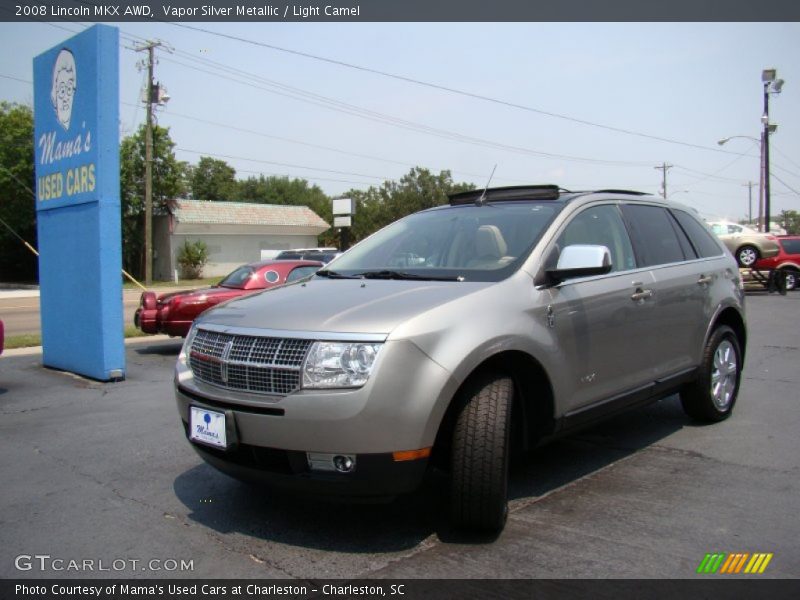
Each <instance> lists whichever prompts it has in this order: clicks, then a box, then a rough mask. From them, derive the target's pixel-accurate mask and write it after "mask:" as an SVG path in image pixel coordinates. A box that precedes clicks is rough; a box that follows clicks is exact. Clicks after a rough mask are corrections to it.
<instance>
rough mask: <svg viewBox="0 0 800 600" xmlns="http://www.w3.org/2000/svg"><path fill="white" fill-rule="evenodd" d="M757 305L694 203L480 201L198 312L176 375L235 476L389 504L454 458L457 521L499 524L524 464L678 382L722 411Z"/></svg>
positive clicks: (612, 196) (478, 526)
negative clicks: (751, 305)
mask: <svg viewBox="0 0 800 600" xmlns="http://www.w3.org/2000/svg"><path fill="white" fill-rule="evenodd" d="M397 265H403V266H402V267H401V266H397ZM744 300H745V297H744V292H743V289H742V281H741V279H740V275H739V269H738V268H737V265H736V262H735V261H734V259H733V258H732V257H731V255H730V254H729V253H728V252H727V251H726V250H725V247H724V246H723V245H722V243H721V242H720V241H719V240H718V239H717V238H716V237H714V235H713V234H712V233H711V232H710V231H709V229H708V228H707V227H706V226H705V225H704V224H703V223H702V222H701V221H700V220H698V218H697V217H696V216H695V213H694V211H693V210H691V209H689V208H686V207H683V206H681V205H678V204H675V203H673V202H670V201H667V200H663V199H661V198H657V197H654V196H648V195H644V194H641V193H637V192H625V191H600V192H575V193H571V192H566V191H563V190H560V189H559V188H558V187H557V186H526V187H510V188H496V189H488V190H483V191H481V190H475V191H471V192H464V193H460V194H456V195H454V196H451V199H450V204H449V205H446V206H441V207H436V208H432V209H429V210H426V211H423V212H419V213H416V214H414V215H411V216H408V217H406V218H404V219H401V220H399V221H397V222H395V223H392V224H391V225H389V226H387V227H385V228H384V229H382V230H380V231H379V232H377V233H375V234H373V235H372V236H371V237H369V238H367V239H365V240H364V241H362V242H360V243H359V244H357V245H356V246H354V247H353V248H351V249H350V250H348V251H347V252H346V253H344V254H343V255H342V256H340V257H339V258H338V259H336V262H335V263H332V264H331V265H329V266H328V267H326V268H324V269H321V270H320V271H319V272H318V273H317V274H316V276H315V277H313V278H312V279H310V280H309V281H307V282H305V283H304V284H303V285H294V286H285V287H282V288H279V289H276V290H272V291H270V292H268V293H265V294H259V295H257V296H251V297H247V298H239V299H236V300H233V301H231V302H228V303H226V304H225V305H224V306H220V307H217V308H215V309H212V310H210V311H208V312H206V313H204V314H203V315H202V316H200V317H199V318H198V319H197V321H195V324H194V326H193V327H192V330H191V332H190V333H189V335H188V337H187V338H186V342H185V344H184V346H183V349H182V351H181V353H180V355H179V358H178V361H177V365H176V376H175V385H176V387H175V394H176V400H177V407H178V413H179V415H180V419H181V421H182V422H183V425H184V429H185V432H186V436H187V438H188V439H189V441H190V442H191V444H192V446H193V447H194V449H195V450H196V451H197V452H198V453H199V455H200V456H201V457H202V458H203V459H204V460H206V461H207V462H208V463H210V464H211V465H213V466H214V467H216V468H218V469H219V470H221V471H223V472H225V473H227V474H229V475H231V476H233V477H237V478H240V479H243V480H247V481H260V482H267V483H271V484H273V485H284V486H291V487H294V488H296V489H301V490H305V491H308V492H313V493H329V494H342V495H352V494H363V495H367V496H383V495H394V494H398V493H403V492H408V491H410V490H413V489H414V488H416V487H417V486H418V485H419V484H420V482H421V480H422V477H423V474H424V473H425V471H426V469H427V468H429V467H437V468H438V469H441V471H443V472H444V473H446V474H447V475H448V476H449V496H450V502H449V507H450V515H451V519H452V521H453V523H454V524H455V525H456V526H458V527H461V528H465V529H471V530H478V531H484V532H497V531H499V530H500V529H502V528H503V526H504V524H505V521H506V515H507V512H508V504H507V486H508V464H509V457H510V456H511V455H512V454H513V453H518V452H522V451H524V450H526V449H528V448H531V447H533V446H534V445H536V444H538V443H540V442H543V441H546V440H548V439H552V438H553V437H555V436H559V435H564V434H566V433H568V432H570V431H574V430H575V429H577V428H580V427H584V426H586V425H588V424H590V423H594V422H595V421H596V420H597V419H600V418H602V417H607V416H610V415H614V414H617V413H618V412H619V411H620V410H623V409H626V408H630V407H633V406H639V405H641V404H643V403H646V402H650V401H653V400H656V399H659V398H662V397H665V396H667V395H670V394H674V393H676V392H677V393H679V394H680V400H681V403H682V406H683V408H684V410H685V411H686V413H687V414H688V415H689V416H690V417H692V418H694V419H697V420H699V421H705V422H715V421H721V420H723V419H726V418H727V417H728V416H729V415H730V414H731V411H732V410H733V407H734V405H735V403H736V399H737V394H738V391H739V382H740V377H741V371H742V365H743V364H744V357H745V346H746V339H747V332H746V326H745V312H744Z"/></svg>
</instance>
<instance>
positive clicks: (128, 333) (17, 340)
mask: <svg viewBox="0 0 800 600" xmlns="http://www.w3.org/2000/svg"><path fill="white" fill-rule="evenodd" d="M148 335H150V334H149V333H144V332H143V331H141V330H139V329H136V327H134V326H133V325H126V326H125V337H126V338H135V337H146V336H148ZM41 345H42V336H41V334H39V333H23V334H21V335H9V336H6V339H5V349H6V350H13V349H14V348H30V347H33V346H41Z"/></svg>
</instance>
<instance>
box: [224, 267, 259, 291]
mask: <svg viewBox="0 0 800 600" xmlns="http://www.w3.org/2000/svg"><path fill="white" fill-rule="evenodd" d="M254 271H255V269H253V267H246V266H245V267H239V268H238V269H236V270H235V271H234V272H233V273H231V274H230V275H228V276H227V277H226V278H225V279H223V280H222V281H220V282H219V285H220V286H221V287H227V288H240V289H241V288H243V287H244V286H245V284H247V281H248V280H249V279H250V277H251V276H252V275H253V272H254Z"/></svg>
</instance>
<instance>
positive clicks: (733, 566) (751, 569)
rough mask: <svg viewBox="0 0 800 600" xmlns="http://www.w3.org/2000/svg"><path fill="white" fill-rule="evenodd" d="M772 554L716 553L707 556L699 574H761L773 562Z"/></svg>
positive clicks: (699, 569)
mask: <svg viewBox="0 0 800 600" xmlns="http://www.w3.org/2000/svg"><path fill="white" fill-rule="evenodd" d="M772 556H773V554H772V552H769V553H765V552H756V553H753V554H750V553H749V552H732V553H730V554H728V553H726V552H716V553H714V554H706V556H705V558H704V559H703V560H702V562H701V563H700V566H699V567H697V572H698V573H702V574H704V575H710V574H718V575H723V574H725V575H731V574H737V573H749V574H755V573H758V574H761V573H763V572H764V571H766V570H767V565H768V564H769V563H770V561H771V560H772Z"/></svg>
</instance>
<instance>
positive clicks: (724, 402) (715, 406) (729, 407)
mask: <svg viewBox="0 0 800 600" xmlns="http://www.w3.org/2000/svg"><path fill="white" fill-rule="evenodd" d="M742 366H743V365H742V352H741V349H740V347H739V340H738V338H737V337H736V333H735V332H734V331H733V329H731V328H730V327H728V326H727V325H721V326H719V327H717V328H716V329H715V330H714V332H713V333H712V334H711V336H710V337H709V338H708V342H706V347H705V350H704V351H703V363H702V365H701V366H700V371H699V373H698V376H697V379H695V380H694V381H693V382H692V383H690V384H688V385H687V386H686V387H685V388H684V389H683V390H682V391H681V404H682V405H683V410H684V411H685V412H686V414H688V415H689V416H690V417H692V418H693V419H696V420H698V421H705V422H707V423H715V422H717V421H722V420H724V419H727V418H728V417H729V416H730V414H731V412H732V411H733V406H734V404H736V397H737V395H738V393H739V382H740V380H741V375H742Z"/></svg>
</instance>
